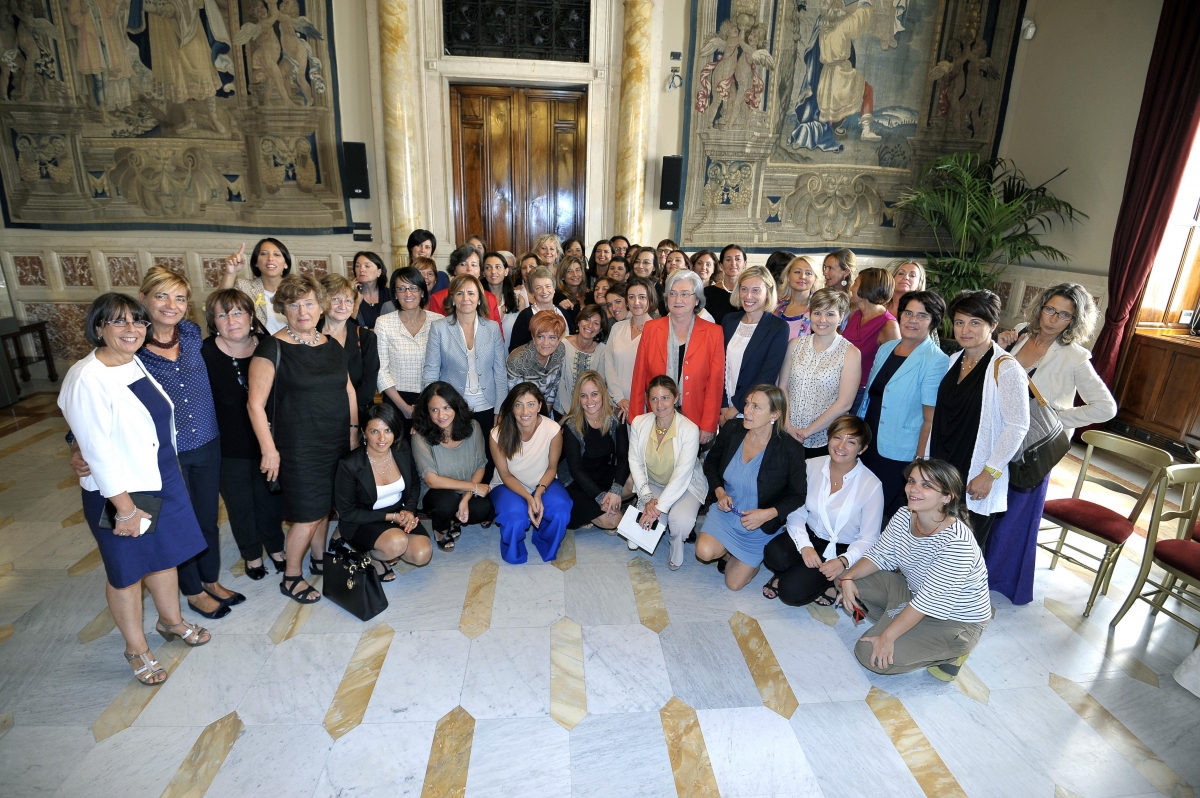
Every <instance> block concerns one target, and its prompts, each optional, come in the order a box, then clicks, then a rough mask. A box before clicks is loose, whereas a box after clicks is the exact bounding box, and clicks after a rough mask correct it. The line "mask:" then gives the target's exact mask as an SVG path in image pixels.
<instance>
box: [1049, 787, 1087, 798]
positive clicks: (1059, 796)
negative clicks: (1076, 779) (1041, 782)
mask: <svg viewBox="0 0 1200 798" xmlns="http://www.w3.org/2000/svg"><path fill="white" fill-rule="evenodd" d="M1054 798H1083V796H1082V795H1080V794H1079V793H1077V792H1071V791H1070V790H1068V789H1067V788H1066V787H1061V786H1059V785H1057V784H1055V785H1054Z"/></svg>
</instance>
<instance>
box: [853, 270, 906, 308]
mask: <svg viewBox="0 0 1200 798" xmlns="http://www.w3.org/2000/svg"><path fill="white" fill-rule="evenodd" d="M895 290H896V281H895V279H893V277H892V273H891V272H889V271H888V270H887V269H879V268H876V267H873V266H872V267H870V268H867V269H863V270H862V271H861V272H859V273H858V290H857V291H856V292H855V293H857V294H858V298H859V299H861V300H863V301H864V302H870V303H871V304H872V305H886V304H887V303H889V302H891V301H892V292H893V291H895Z"/></svg>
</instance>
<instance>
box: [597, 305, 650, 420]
mask: <svg viewBox="0 0 1200 798" xmlns="http://www.w3.org/2000/svg"><path fill="white" fill-rule="evenodd" d="M631 322H632V320H631V319H624V320H623V321H619V322H617V323H616V324H614V325H613V328H612V329H611V330H609V333H608V341H607V342H606V343H605V345H604V381H605V382H607V383H608V395H609V396H610V397H612V400H613V403H614V404H616V403H617V402H619V401H621V400H622V399H628V398H629V394H630V393H631V392H632V391H633V365H634V363H635V362H636V361H637V350H638V344H639V343H641V341H642V336H641V335H638V337H637V338H632V337H631V327H630V325H631Z"/></svg>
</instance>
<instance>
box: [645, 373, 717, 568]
mask: <svg viewBox="0 0 1200 798" xmlns="http://www.w3.org/2000/svg"><path fill="white" fill-rule="evenodd" d="M678 401H679V388H678V386H676V384H675V380H673V379H671V378H670V377H667V376H665V375H662V376H658V377H655V378H654V379H652V380H650V383H649V385H648V386H647V388H646V404H647V406H648V407H649V408H650V412H649V413H643V414H642V415H640V416H638V417H637V418H635V419H634V420H633V426H632V430H631V432H630V435H629V473H630V476H631V477H632V479H633V490H634V492H635V493H636V494H637V496H638V506H639V507H641V509H642V526H644V527H646V528H649V527H651V526H653V525H654V523H655V522H656V521H658V520H659V517H660V516H666V519H667V530H668V532H669V534H670V540H671V556H670V560H669V562H668V563H667V564H668V566H669V567H670V569H671V570H672V571H674V570H676V569H678V568H679V566H681V565H683V542H684V541H685V540H687V537H688V535H690V534H691V533H692V528H693V527H694V526H695V525H696V516H697V515H699V514H700V506H701V505H702V504H704V499H705V496H706V495H707V494H708V481H707V480H706V479H705V477H704V465H703V463H702V462H701V461H700V459H699V457H698V455H699V453H700V428H699V427H697V426H696V424H695V422H693V421H691V420H690V419H688V418H687V417H686V416H684V415H683V413H679V412H677V411H676V410H675V405H676V403H677V402H678ZM630 548H631V549H632V548H635V546H634V545H633V544H632V543H631V544H630Z"/></svg>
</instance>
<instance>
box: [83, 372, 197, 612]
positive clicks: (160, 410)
mask: <svg viewBox="0 0 1200 798" xmlns="http://www.w3.org/2000/svg"><path fill="white" fill-rule="evenodd" d="M129 390H131V391H133V394H134V396H136V397H137V398H138V399H140V400H141V402H142V404H143V405H145V406H146V409H147V410H149V411H150V416H151V418H153V419H154V428H155V430H156V431H157V432H158V473H159V475H160V476H161V477H162V489H161V490H157V491H145V492H146V493H151V494H153V495H155V496H161V497H162V500H163V503H162V509H161V510H160V511H159V515H158V526H157V527H155V529H154V532H153V533H152V534H149V535H141V536H139V537H136V538H129V537H121V536H119V535H116V534H114V533H113V531H112V530H111V529H101V528H100V525H99V522H100V514H101V513H102V512H103V511H104V503H105V498H104V497H103V496H101V495H100V491H98V490H85V491H83V517H84V519H85V520H87V523H88V526H89V527H91V529H92V535H93V536H94V537H95V538H96V545H97V546H98V547H99V548H100V558H101V559H102V560H103V561H104V571H105V573H106V574H107V575H108V583H109V584H110V585H112V586H113V587H115V588H123V587H129V586H130V585H135V584H137V583H138V581H139V580H140V579H141V578H142V577H143V576H145V575H146V574H152V573H154V572H156V571H164V570H166V569H168V568H174V567H176V566H178V565H179V564H180V563H181V562H184V561H186V560H190V559H191V558H192V557H195V556H196V555H197V554H199V553H200V552H202V551H204V549H205V548H206V547H207V545H208V544H206V543H205V542H204V535H203V533H201V531H200V524H199V523H197V522H196V514H195V513H194V512H193V511H192V500H191V499H190V498H189V497H188V492H187V488H186V487H185V486H184V484H183V476H182V475H181V474H180V472H179V462H178V460H177V459H176V455H175V446H174V444H173V443H172V442H171V406H170V405H169V404H168V403H167V400H166V399H164V398H163V396H162V394H160V393H159V392H158V389H156V388H155V387H154V385H153V384H152V383H151V382H150V378H149V377H142V378H141V379H139V380H137V381H136V382H133V383H130V385H129Z"/></svg>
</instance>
